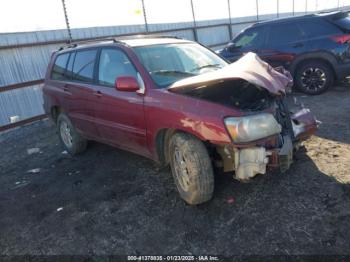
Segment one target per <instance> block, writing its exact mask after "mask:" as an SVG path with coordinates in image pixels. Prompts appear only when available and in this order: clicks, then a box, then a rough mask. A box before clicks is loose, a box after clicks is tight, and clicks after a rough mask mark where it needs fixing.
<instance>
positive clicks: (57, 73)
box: [51, 53, 69, 80]
mask: <svg viewBox="0 0 350 262" xmlns="http://www.w3.org/2000/svg"><path fill="white" fill-rule="evenodd" d="M68 58H69V53H65V54H61V55H58V56H57V57H56V60H55V64H54V66H53V68H52V71H51V79H52V80H65V79H66V77H65V70H66V66H67V62H68Z"/></svg>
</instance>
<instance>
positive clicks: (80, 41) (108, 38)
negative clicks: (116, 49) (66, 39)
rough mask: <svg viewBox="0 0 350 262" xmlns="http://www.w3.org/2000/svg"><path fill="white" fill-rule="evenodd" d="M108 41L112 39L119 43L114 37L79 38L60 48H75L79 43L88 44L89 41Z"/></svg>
mask: <svg viewBox="0 0 350 262" xmlns="http://www.w3.org/2000/svg"><path fill="white" fill-rule="evenodd" d="M107 41H112V42H114V43H117V42H119V41H117V40H116V39H115V38H114V37H104V38H102V37H101V38H98V37H97V38H91V39H85V40H78V41H72V42H70V43H67V45H65V46H61V47H60V48H59V49H58V50H59V51H61V50H63V49H66V48H74V47H77V46H78V45H82V44H87V43H94V42H107Z"/></svg>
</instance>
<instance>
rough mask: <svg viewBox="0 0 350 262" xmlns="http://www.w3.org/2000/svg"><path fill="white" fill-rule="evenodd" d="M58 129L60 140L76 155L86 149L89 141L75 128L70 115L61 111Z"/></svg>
mask: <svg viewBox="0 0 350 262" xmlns="http://www.w3.org/2000/svg"><path fill="white" fill-rule="evenodd" d="M57 129H58V134H59V137H60V140H61V142H62V144H63V146H64V147H65V148H66V150H67V151H68V152H69V153H70V154H72V155H76V154H79V153H81V152H83V151H85V149H86V146H87V141H86V139H84V138H83V137H82V136H81V135H80V134H79V133H78V132H77V131H76V130H75V128H74V126H73V125H72V122H71V121H70V120H69V118H68V116H67V115H66V114H64V113H61V114H60V115H59V116H58V118H57Z"/></svg>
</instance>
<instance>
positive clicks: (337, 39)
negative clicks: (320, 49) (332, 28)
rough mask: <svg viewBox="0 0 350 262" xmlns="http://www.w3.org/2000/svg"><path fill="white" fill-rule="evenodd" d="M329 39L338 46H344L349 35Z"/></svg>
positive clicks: (349, 37)
mask: <svg viewBox="0 0 350 262" xmlns="http://www.w3.org/2000/svg"><path fill="white" fill-rule="evenodd" d="M331 39H332V40H333V41H335V42H337V43H339V44H345V43H348V42H350V35H335V36H332V37H331Z"/></svg>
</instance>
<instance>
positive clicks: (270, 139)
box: [43, 36, 316, 204]
mask: <svg viewBox="0 0 350 262" xmlns="http://www.w3.org/2000/svg"><path fill="white" fill-rule="evenodd" d="M289 82H290V78H289V77H288V74H287V73H286V72H283V71H282V70H279V71H278V70H274V69H273V68H271V67H270V66H269V65H268V64H266V63H265V62H262V61H261V60H260V59H259V58H258V57H257V56H256V55H255V54H253V53H250V54H248V55H246V56H245V57H243V58H242V59H241V60H239V61H238V62H235V63H233V64H228V63H227V62H226V61H225V60H223V59H222V58H220V57H219V56H218V55H216V54H215V53H214V52H212V51H211V50H209V49H207V48H205V47H204V46H202V45H200V44H198V43H195V42H192V41H187V40H182V39H177V38H171V37H160V36H158V37H157V36H153V37H150V36H147V37H146V36H138V37H134V38H124V39H105V40H99V41H95V42H85V43H76V44H70V45H68V46H66V47H62V48H61V49H60V50H58V51H57V52H54V53H53V55H52V58H51V62H50V64H49V66H48V70H47V73H46V79H45V85H44V88H43V93H44V108H45V110H46V112H47V113H48V114H49V115H50V117H51V118H52V120H53V121H54V122H55V123H56V125H57V129H58V133H59V136H60V139H61V141H62V143H63V145H64V147H65V148H66V150H67V151H68V152H69V153H71V154H73V155H74V154H77V153H80V152H82V151H84V150H85V149H86V146H87V140H96V141H99V142H102V143H106V144H110V145H112V146H116V147H119V148H122V149H125V150H128V151H132V152H134V153H136V154H140V155H143V156H145V157H148V158H150V159H153V160H155V161H156V162H158V163H160V164H162V165H168V164H169V163H170V166H171V170H172V174H173V177H174V180H175V184H176V186H177V188H178V191H179V193H180V196H181V197H182V198H183V199H184V200H185V201H186V202H187V203H189V204H200V203H203V202H205V201H208V200H209V199H211V197H212V195H213V191H214V172H213V165H216V166H218V167H221V168H223V170H224V171H225V172H228V171H231V172H232V171H234V178H236V179H238V180H247V179H249V178H252V177H253V176H255V175H256V174H258V173H260V174H264V173H265V172H266V168H267V167H268V168H276V167H279V168H280V170H281V171H282V172H283V171H285V170H286V169H288V168H289V166H290V164H291V163H292V156H293V149H295V148H296V145H298V144H299V142H300V141H301V140H303V139H306V138H307V137H309V136H310V135H311V134H312V133H313V132H314V131H315V130H316V121H315V119H314V117H313V116H312V115H311V113H310V112H309V110H308V109H301V110H297V111H295V110H294V111H293V110H290V109H288V107H287V103H286V99H285V88H286V86H287V85H288V84H290V83H289Z"/></svg>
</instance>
